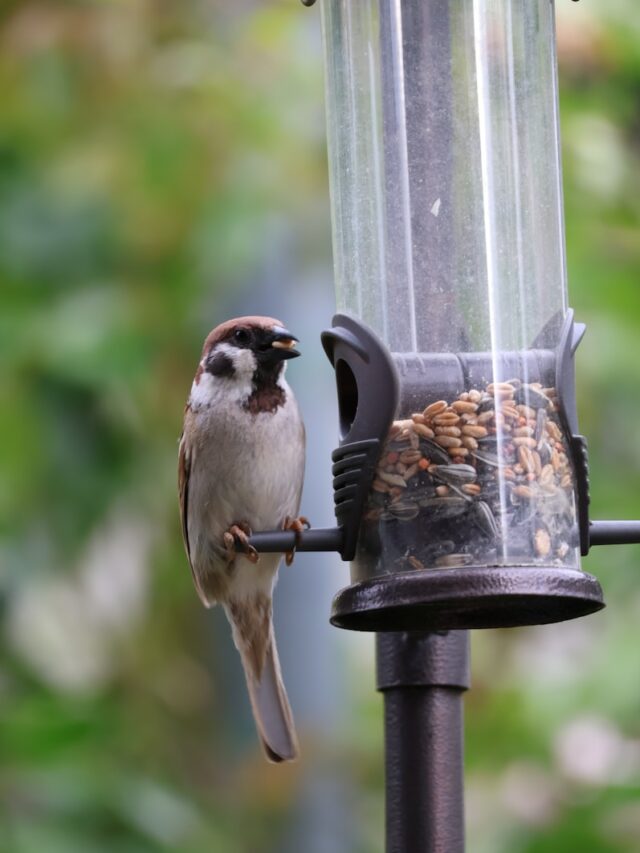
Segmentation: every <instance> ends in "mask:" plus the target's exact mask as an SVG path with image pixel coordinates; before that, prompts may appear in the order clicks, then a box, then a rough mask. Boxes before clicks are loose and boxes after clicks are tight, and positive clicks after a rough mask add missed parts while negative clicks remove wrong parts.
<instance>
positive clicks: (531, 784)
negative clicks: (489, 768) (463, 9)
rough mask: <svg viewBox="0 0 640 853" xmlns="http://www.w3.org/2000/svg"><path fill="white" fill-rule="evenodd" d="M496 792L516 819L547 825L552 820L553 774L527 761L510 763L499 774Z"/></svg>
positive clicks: (556, 794)
mask: <svg viewBox="0 0 640 853" xmlns="http://www.w3.org/2000/svg"><path fill="white" fill-rule="evenodd" d="M500 794H501V799H502V802H503V804H504V806H505V809H506V811H507V812H509V813H510V814H512V815H513V816H514V817H515V818H516V820H517V821H518V823H523V824H528V825H530V826H547V825H549V824H551V823H553V821H554V820H555V818H556V816H557V812H558V802H559V800H560V796H559V791H558V786H557V784H556V783H555V780H554V778H553V776H552V775H551V774H550V773H549V772H547V771H546V770H545V769H544V767H542V766H541V765H538V764H535V763H533V762H529V761H518V762H514V763H513V764H510V765H509V767H507V769H506V771H505V772H504V773H503V775H502V779H501V786H500Z"/></svg>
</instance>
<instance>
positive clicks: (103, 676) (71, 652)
mask: <svg viewBox="0 0 640 853" xmlns="http://www.w3.org/2000/svg"><path fill="white" fill-rule="evenodd" d="M150 544H151V536H150V531H149V529H148V527H147V525H146V524H144V523H143V522H142V521H139V520H136V519H134V518H132V517H130V516H129V517H128V516H127V515H126V514H125V513H116V514H115V515H114V516H112V517H111V518H110V519H109V520H108V521H107V522H106V523H105V525H104V526H103V527H102V528H101V529H100V530H98V531H97V532H96V533H95V534H94V536H93V537H92V538H91V540H90V541H89V544H88V546H87V550H86V553H85V555H84V557H83V558H82V559H81V560H80V563H79V566H78V569H77V571H75V572H74V573H72V574H71V575H64V576H62V577H49V576H47V577H40V578H36V579H34V580H33V581H31V582H29V583H26V584H24V585H23V586H21V587H20V588H19V589H18V591H17V592H16V594H15V595H14V596H13V598H12V599H11V600H10V602H9V613H8V619H7V633H8V640H9V642H10V644H11V645H12V646H13V648H14V649H15V651H16V652H17V653H18V654H19V655H20V656H21V657H22V658H23V659H24V660H25V661H26V662H27V663H28V664H29V665H30V666H31V667H32V668H33V669H34V670H35V671H36V672H37V673H38V675H39V676H40V677H41V678H42V679H43V680H44V681H46V682H48V683H49V684H51V685H52V686H54V687H55V688H57V689H60V690H66V691H69V692H77V693H84V692H92V691H94V690H96V689H98V688H100V687H101V686H102V685H103V684H104V683H105V682H106V681H107V680H108V679H109V677H110V676H111V673H112V672H113V669H114V664H115V653H116V642H115V641H116V640H117V639H118V638H119V637H121V636H123V635H125V634H126V633H127V631H128V630H130V629H131V627H132V626H133V625H135V624H136V623H137V621H138V620H139V618H140V616H141V614H142V612H143V609H144V605H145V601H146V595H147V587H148V574H149V571H148V556H149V548H150Z"/></svg>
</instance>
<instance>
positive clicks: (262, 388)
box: [244, 364, 287, 415]
mask: <svg viewBox="0 0 640 853" xmlns="http://www.w3.org/2000/svg"><path fill="white" fill-rule="evenodd" d="M281 373H282V364H276V365H274V366H269V367H258V369H257V370H256V372H255V373H254V374H253V388H254V390H253V391H252V392H251V394H250V396H249V397H248V399H247V401H246V403H245V404H244V408H245V409H247V411H249V412H251V414H252V415H257V414H259V413H260V412H269V413H271V414H273V413H274V412H276V411H277V410H278V409H279V408H280V406H284V404H285V402H286V399H287V395H286V394H285V392H284V388H281V387H280V385H278V379H279V378H280V374H281Z"/></svg>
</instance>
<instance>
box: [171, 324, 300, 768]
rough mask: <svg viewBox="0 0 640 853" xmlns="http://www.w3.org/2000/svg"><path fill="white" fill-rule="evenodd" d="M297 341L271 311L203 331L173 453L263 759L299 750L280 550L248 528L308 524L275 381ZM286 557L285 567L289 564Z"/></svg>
mask: <svg viewBox="0 0 640 853" xmlns="http://www.w3.org/2000/svg"><path fill="white" fill-rule="evenodd" d="M297 342H298V339H297V338H296V337H295V336H294V335H292V334H291V332H289V331H287V329H286V328H285V327H284V325H283V324H282V323H281V322H280V321H279V320H275V319H274V318H272V317H238V318H235V319H233V320H227V321H226V322H225V323H222V324H221V325H219V326H217V327H216V328H215V329H213V331H212V332H210V334H209V335H208V336H207V338H206V340H205V342H204V347H203V349H202V357H201V359H200V363H199V364H198V368H197V370H196V374H195V377H194V380H193V384H192V386H191V393H190V395H189V399H188V401H187V404H186V407H185V414H184V427H183V431H182V436H181V438H180V450H179V457H178V493H179V500H180V514H181V519H182V534H183V538H184V544H185V548H186V551H187V558H188V560H189V564H190V566H191V573H192V576H193V581H194V584H195V587H196V590H197V592H198V595H199V596H200V598H201V599H202V602H203V603H204V605H205V606H206V607H212V606H213V605H214V604H220V605H222V607H223V608H224V610H225V612H226V615H227V618H228V620H229V622H230V623H231V631H232V636H233V640H234V643H235V645H236V648H237V649H238V651H239V653H240V658H241V660H242V665H243V668H244V672H245V677H246V681H247V687H248V691H249V698H250V700H251V706H252V710H253V715H254V718H255V722H256V728H257V730H258V735H259V737H260V740H261V742H262V746H263V748H264V751H265V754H266V756H267V758H268V759H269V760H270V761H273V762H280V761H290V760H293V759H294V758H296V756H297V751H298V746H297V739H296V733H295V728H294V723H293V717H292V714H291V708H290V705H289V700H288V698H287V694H286V691H285V688H284V684H283V682H282V674H281V671H280V662H279V660H278V651H277V649H276V641H275V637H274V632H273V622H272V595H273V588H274V585H275V582H276V576H277V572H278V566H279V564H280V561H281V559H282V555H281V554H261V555H260V556H259V555H258V554H257V552H256V551H255V549H254V548H252V547H251V545H250V544H249V541H248V538H249V536H250V534H251V531H260V530H274V529H281V528H283V529H292V530H294V531H296V532H298V531H300V530H301V529H302V528H303V526H305V525H308V522H307V520H306V519H305V518H304V517H302V516H301V517H298V511H299V506H300V495H301V492H302V483H303V478H304V465H305V430H304V424H303V422H302V419H301V417H300V413H299V410H298V405H297V403H296V400H295V397H294V395H293V392H292V390H291V388H290V387H289V385H288V383H287V382H286V380H285V378H284V374H285V369H286V362H287V361H288V360H289V359H291V358H296V357H297V356H298V355H300V353H299V352H298V351H297V350H296V349H295V344H296V343H297ZM292 556H293V555H292V554H288V555H287V562H290V560H291V559H292Z"/></svg>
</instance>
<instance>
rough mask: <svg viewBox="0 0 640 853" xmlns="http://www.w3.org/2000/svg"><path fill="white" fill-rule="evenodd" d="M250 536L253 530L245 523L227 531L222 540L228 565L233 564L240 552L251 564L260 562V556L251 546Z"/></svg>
mask: <svg viewBox="0 0 640 853" xmlns="http://www.w3.org/2000/svg"><path fill="white" fill-rule="evenodd" d="M249 536H251V528H250V527H249V525H248V524H246V523H245V522H244V521H240V522H238V523H237V524H232V525H231V527H230V528H229V529H228V530H225V532H224V534H223V536H222V539H223V541H224V547H225V551H226V553H227V562H228V563H231V562H233V560H234V559H235V558H236V554H237V553H238V552H239V553H241V554H242V556H243V557H246V558H247V560H249V561H250V562H252V563H257V562H258V560H259V559H260V554H258V552H257V551H256V549H255V548H254V547H253V545H250V544H249Z"/></svg>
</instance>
